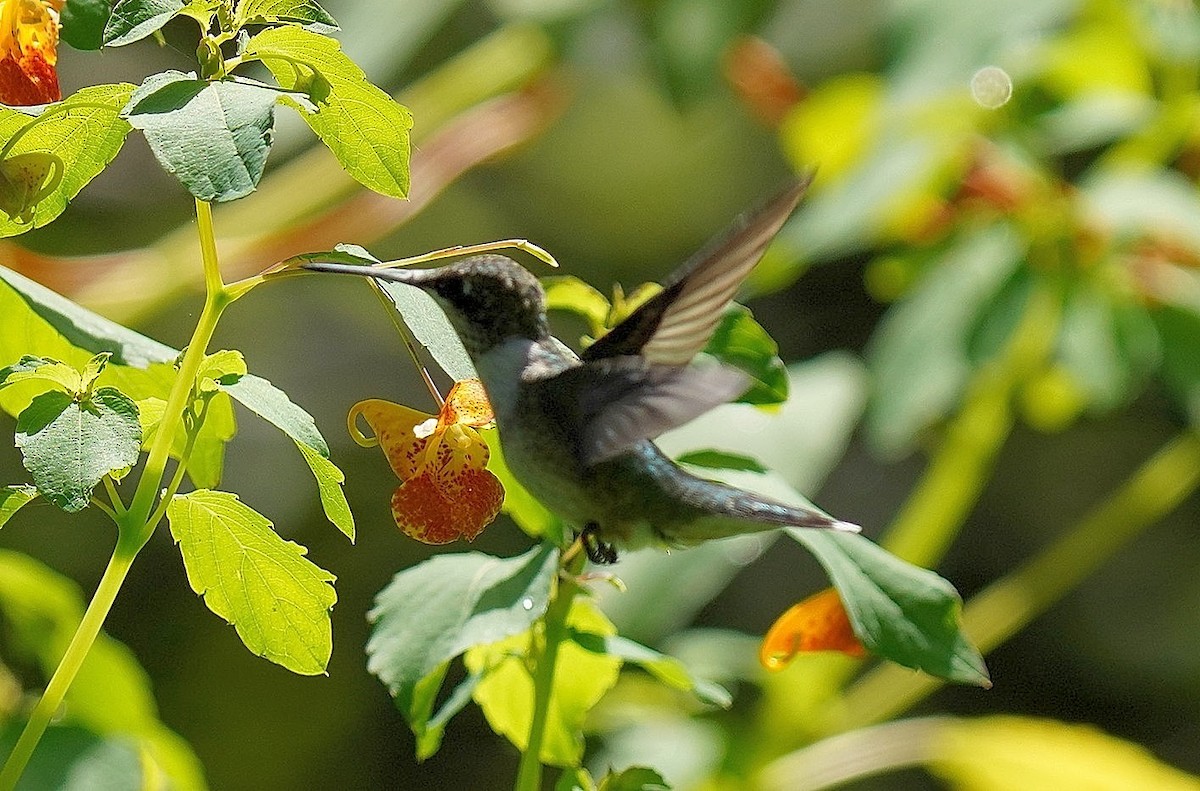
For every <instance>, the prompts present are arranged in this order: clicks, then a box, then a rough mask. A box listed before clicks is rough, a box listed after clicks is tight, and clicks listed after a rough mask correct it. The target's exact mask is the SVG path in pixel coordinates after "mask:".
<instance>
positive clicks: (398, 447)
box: [347, 398, 431, 481]
mask: <svg viewBox="0 0 1200 791" xmlns="http://www.w3.org/2000/svg"><path fill="white" fill-rule="evenodd" d="M359 415H361V416H362V417H363V419H364V420H366V421H367V425H368V426H370V427H371V431H372V432H373V433H374V434H375V437H374V441H371V440H370V438H368V437H364V436H363V435H362V434H360V433H358V430H357V428H356V427H355V421H356V420H357V419H358V417H359ZM430 417H431V416H430V415H427V414H425V413H424V412H418V411H417V410H415V409H409V408H408V407H406V406H401V405H400V404H393V403H392V402H391V401H384V400H382V399H379V398H370V399H367V400H366V401H359V402H358V403H357V404H355V405H354V406H352V407H350V414H349V416H348V419H347V422H348V423H349V425H350V434H351V436H353V437H354V439H355V441H356V442H358V443H359V444H360V445H374V444H376V443H378V445H379V446H380V447H382V448H383V452H384V455H386V456H387V460H388V464H390V465H391V466H392V472H394V473H396V477H397V478H399V479H400V480H402V481H407V480H408V479H410V478H412V477H413V476H415V475H416V474H417V472H418V470H419V469H420V467H421V464H422V458H423V457H424V455H425V448H426V443H427V442H428V441H429V440H428V438H421V437H418V436H417V435H416V434H414V433H413V429H414V428H416V426H417V425H419V424H421V423H424V422H425V421H426V420H428V419H429V418H430Z"/></svg>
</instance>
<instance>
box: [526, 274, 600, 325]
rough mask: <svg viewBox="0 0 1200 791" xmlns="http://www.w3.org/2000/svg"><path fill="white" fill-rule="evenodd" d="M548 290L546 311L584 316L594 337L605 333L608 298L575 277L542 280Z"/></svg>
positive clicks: (553, 276) (565, 276)
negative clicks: (558, 311)
mask: <svg viewBox="0 0 1200 791" xmlns="http://www.w3.org/2000/svg"><path fill="white" fill-rule="evenodd" d="M541 282H542V288H544V289H545V290H546V309H547V310H565V311H568V312H570V313H574V314H576V315H579V316H582V317H583V318H584V320H585V321H587V323H588V328H589V331H590V332H591V333H592V336H593V337H599V336H600V335H602V334H603V333H604V330H605V329H606V325H607V322H608V313H609V310H610V309H611V306H610V305H609V302H608V297H606V296H604V295H603V294H601V293H600V292H599V291H597V290H596V289H594V288H592V287H591V286H590V285H588V284H587V283H585V282H584V281H582V280H580V279H579V278H577V277H575V276H574V275H551V276H550V277H543V278H541Z"/></svg>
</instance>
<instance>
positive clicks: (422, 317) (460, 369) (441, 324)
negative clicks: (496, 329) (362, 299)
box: [376, 281, 479, 381]
mask: <svg viewBox="0 0 1200 791" xmlns="http://www.w3.org/2000/svg"><path fill="white" fill-rule="evenodd" d="M376 282H378V283H379V287H380V288H381V289H383V293H384V294H386V295H387V297H388V299H390V300H391V301H392V304H393V305H395V306H396V310H397V311H398V312H399V313H400V318H402V319H403V320H404V326H406V327H408V328H409V330H411V331H412V334H413V336H414V337H415V338H416V340H417V342H418V343H420V344H421V346H423V347H424V348H425V349H427V350H428V351H429V355H430V356H431V357H433V359H434V360H435V361H436V362H437V364H438V365H439V366H441V368H442V370H443V371H445V372H446V373H447V374H449V375H450V376H451V377H452V378H453V379H454V380H455V381H461V380H463V379H478V378H479V374H478V373H477V372H476V371H475V365H474V364H473V363H472V362H471V358H470V357H468V356H467V350H466V349H464V348H463V345H462V341H461V340H459V338H458V333H457V332H455V331H454V327H452V326H451V325H450V320H449V319H447V318H446V314H445V313H443V312H442V309H441V308H440V307H438V304H437V303H436V302H434V301H433V297H431V296H429V295H428V294H426V293H425V292H424V291H422V290H421V289H419V288H417V287H416V286H410V285H407V284H406V283H389V282H384V281H376Z"/></svg>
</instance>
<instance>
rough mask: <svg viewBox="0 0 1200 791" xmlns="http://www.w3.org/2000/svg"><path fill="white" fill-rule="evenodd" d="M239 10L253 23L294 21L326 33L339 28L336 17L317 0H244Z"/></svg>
mask: <svg viewBox="0 0 1200 791" xmlns="http://www.w3.org/2000/svg"><path fill="white" fill-rule="evenodd" d="M237 12H238V15H239V16H240V17H241V18H242V19H243V20H245V21H246V22H247V23H251V24H272V23H279V22H292V23H296V24H299V25H302V26H303V27H305V28H307V29H308V30H311V31H313V32H314V33H323V34H326V35H328V34H329V33H332V32H334V31H335V30H337V29H338V24H337V22H336V21H335V20H334V18H333V17H331V16H330V15H329V12H327V11H326V10H325V9H324V8H321V6H320V5H318V4H317V2H316V0H244V2H242V3H239V4H238V8H237Z"/></svg>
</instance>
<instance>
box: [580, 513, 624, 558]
mask: <svg viewBox="0 0 1200 791" xmlns="http://www.w3.org/2000/svg"><path fill="white" fill-rule="evenodd" d="M579 542H580V543H581V544H583V551H584V552H586V553H587V556H588V560H590V561H592V562H593V563H596V564H598V565H601V566H608V565H612V564H613V563H616V562H617V550H616V549H615V548H613V545H612V544H609V543H607V542H605V541H601V540H600V525H598V524H596V523H595V522H588V523H587V524H586V525H584V527H583V530H582V531H580V533H579Z"/></svg>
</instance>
